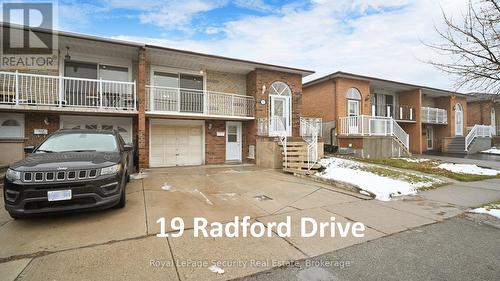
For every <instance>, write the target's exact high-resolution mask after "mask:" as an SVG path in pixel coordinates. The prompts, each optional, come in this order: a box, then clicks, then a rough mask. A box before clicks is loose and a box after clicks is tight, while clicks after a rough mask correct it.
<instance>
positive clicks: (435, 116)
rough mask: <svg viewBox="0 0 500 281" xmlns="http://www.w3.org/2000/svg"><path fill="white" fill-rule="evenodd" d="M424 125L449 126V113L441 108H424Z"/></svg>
mask: <svg viewBox="0 0 500 281" xmlns="http://www.w3.org/2000/svg"><path fill="white" fill-rule="evenodd" d="M421 114H422V123H427V124H444V125H446V124H448V112H447V111H446V110H444V109H441V108H434V107H422V113H421Z"/></svg>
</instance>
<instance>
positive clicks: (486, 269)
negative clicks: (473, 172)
mask: <svg viewBox="0 0 500 281" xmlns="http://www.w3.org/2000/svg"><path fill="white" fill-rule="evenodd" d="M492 220H493V223H492V222H491V221H492ZM495 223H496V226H494V224H495ZM499 226H500V220H497V219H494V218H493V217H489V216H485V215H473V218H471V217H466V218H464V217H462V218H458V217H456V218H453V219H449V220H445V221H443V222H441V223H437V224H433V225H428V226H423V227H419V228H416V229H413V230H409V231H406V232H401V233H397V234H394V235H390V236H386V237H384V238H381V239H377V240H373V241H371V242H367V243H363V244H359V245H355V246H352V247H349V248H345V249H343V250H339V251H336V252H331V253H328V254H325V255H321V256H319V257H316V258H313V259H308V260H303V261H301V262H300V266H297V267H288V268H280V269H274V270H270V271H266V272H262V273H259V274H256V275H254V276H250V277H246V278H244V279H242V280H308V281H319V280H419V281H420V280H467V281H468V280H500V266H499V264H498V262H499V261H500V229H498V228H497V227H499ZM328 261H333V262H337V264H335V263H332V265H331V266H327V265H326V262H328ZM347 262H349V263H350V266H347ZM320 263H323V264H320ZM342 263H344V267H343V268H342V266H341V265H342Z"/></svg>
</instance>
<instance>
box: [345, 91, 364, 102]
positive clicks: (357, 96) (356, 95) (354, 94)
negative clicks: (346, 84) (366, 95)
mask: <svg viewBox="0 0 500 281" xmlns="http://www.w3.org/2000/svg"><path fill="white" fill-rule="evenodd" d="M346 97H347V99H349V100H361V93H360V92H359V91H358V89H356V88H350V89H349V90H347V95H346Z"/></svg>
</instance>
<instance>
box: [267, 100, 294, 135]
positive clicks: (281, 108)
mask: <svg viewBox="0 0 500 281" xmlns="http://www.w3.org/2000/svg"><path fill="white" fill-rule="evenodd" d="M289 116H290V98H289V97H288V96H274V95H273V96H271V120H270V126H271V129H270V134H271V136H277V135H280V133H281V132H286V133H287V135H290V134H291V130H290V129H291V128H290V119H289Z"/></svg>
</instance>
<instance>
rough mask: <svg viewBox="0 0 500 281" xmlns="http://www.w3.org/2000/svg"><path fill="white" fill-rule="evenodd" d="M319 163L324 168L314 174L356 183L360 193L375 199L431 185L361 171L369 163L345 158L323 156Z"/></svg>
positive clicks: (401, 194)
mask: <svg viewBox="0 0 500 281" xmlns="http://www.w3.org/2000/svg"><path fill="white" fill-rule="evenodd" d="M320 163H321V165H322V166H324V167H326V169H325V170H324V171H322V172H319V173H316V176H318V177H321V178H325V179H331V180H336V181H342V182H346V183H350V184H353V185H356V186H358V187H359V188H360V189H361V191H360V192H361V193H362V194H366V192H368V193H371V194H374V195H375V199H378V200H381V201H389V200H391V198H392V197H395V196H403V195H413V194H416V193H417V191H418V189H419V188H421V187H426V186H431V185H432V182H417V183H410V182H407V181H404V180H400V179H394V178H390V177H384V176H381V175H377V174H375V173H372V172H368V171H363V170H361V169H359V167H363V166H365V167H366V166H370V165H367V164H362V163H359V162H355V161H351V160H347V159H340V158H325V159H322V160H321V161H320Z"/></svg>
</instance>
